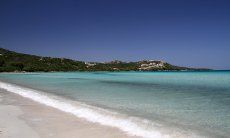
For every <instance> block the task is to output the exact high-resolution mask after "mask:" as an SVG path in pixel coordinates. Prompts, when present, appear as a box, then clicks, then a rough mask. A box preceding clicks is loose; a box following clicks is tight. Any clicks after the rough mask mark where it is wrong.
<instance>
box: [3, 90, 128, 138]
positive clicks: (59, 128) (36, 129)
mask: <svg viewBox="0 0 230 138" xmlns="http://www.w3.org/2000/svg"><path fill="white" fill-rule="evenodd" d="M32 137H33V138H40V137H41V138H48V137H49V138H127V137H130V136H128V135H127V134H125V133H124V132H122V131H120V130H118V129H116V128H112V127H106V126H102V125H99V124H96V123H90V122H87V121H85V120H83V119H79V118H77V117H75V116H73V115H71V114H68V113H64V112H62V111H59V110H57V109H54V108H51V107H47V106H45V105H42V104H39V103H36V102H34V101H32V100H30V99H27V98H24V97H21V96H19V95H16V94H13V93H10V92H7V91H5V90H2V89H0V138H32Z"/></svg>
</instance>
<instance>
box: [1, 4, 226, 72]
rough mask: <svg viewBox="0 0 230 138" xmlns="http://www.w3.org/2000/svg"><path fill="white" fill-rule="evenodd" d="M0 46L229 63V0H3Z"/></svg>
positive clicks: (82, 55) (92, 56) (78, 55)
mask: <svg viewBox="0 0 230 138" xmlns="http://www.w3.org/2000/svg"><path fill="white" fill-rule="evenodd" d="M0 47H3V48H7V49H10V50H14V51H18V52H23V53H30V54H36V55H42V56H54V57H67V58H72V59H76V60H84V61H102V62H103V61H110V60H115V59H118V60H124V61H138V60H143V59H156V60H165V61H167V62H169V63H172V64H176V65H181V66H190V67H207V68H214V69H230V62H229V59H230V54H229V52H230V1H228V0H104V1H101V0H97V1H96V0H91V1H90V0H81V1H77V0H33V1H31V0H1V1H0Z"/></svg>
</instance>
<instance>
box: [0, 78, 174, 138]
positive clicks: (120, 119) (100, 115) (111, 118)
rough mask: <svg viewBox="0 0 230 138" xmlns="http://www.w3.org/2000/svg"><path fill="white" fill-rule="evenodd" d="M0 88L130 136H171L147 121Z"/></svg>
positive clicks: (4, 86) (10, 87)
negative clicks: (113, 128)
mask: <svg viewBox="0 0 230 138" xmlns="http://www.w3.org/2000/svg"><path fill="white" fill-rule="evenodd" d="M0 88H2V89H5V90H6V91H8V92H12V93H15V94H19V95H21V96H23V97H26V98H29V99H32V100H33V101H36V102H39V103H41V104H45V105H47V106H50V107H53V108H56V109H59V110H61V111H64V112H67V113H70V114H73V115H75V116H76V117H79V118H83V119H85V120H87V121H89V122H93V123H99V124H101V125H105V126H110V127H116V128H118V129H120V130H122V131H124V132H126V133H127V134H128V135H131V136H139V137H144V138H165V137H166V138H167V137H172V135H173V134H172V133H171V134H167V133H164V132H161V131H159V130H157V129H156V128H153V127H152V125H150V122H149V121H144V120H142V121H140V120H139V122H138V121H137V119H136V118H133V117H127V116H122V115H118V113H113V112H110V111H107V110H104V109H101V108H97V107H92V106H89V105H85V104H81V103H80V104H77V105H76V104H72V103H71V102H68V101H67V100H60V98H58V97H57V96H50V95H47V94H44V92H41V91H37V90H33V89H29V88H24V87H21V86H18V85H14V84H9V83H5V82H1V81H0ZM177 136H178V135H177Z"/></svg>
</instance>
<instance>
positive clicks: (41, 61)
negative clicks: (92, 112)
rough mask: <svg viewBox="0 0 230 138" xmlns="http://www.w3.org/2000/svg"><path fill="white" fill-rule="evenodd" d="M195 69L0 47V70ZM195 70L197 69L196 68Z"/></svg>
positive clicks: (151, 61)
mask: <svg viewBox="0 0 230 138" xmlns="http://www.w3.org/2000/svg"><path fill="white" fill-rule="evenodd" d="M162 70H195V69H193V68H186V67H178V66H174V65H171V64H169V63H167V62H164V61H154V60H145V61H138V62H122V61H117V60H116V61H112V62H107V63H98V62H83V61H76V60H71V59H66V58H52V57H41V56H35V55H29V54H22V53H17V52H13V51H9V50H6V49H3V48H0V72H14V71H26V72H35V71H43V72H50V71H162ZM196 70H197V69H196Z"/></svg>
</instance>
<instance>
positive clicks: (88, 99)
mask: <svg viewBox="0 0 230 138" xmlns="http://www.w3.org/2000/svg"><path fill="white" fill-rule="evenodd" d="M0 80H1V81H5V82H10V83H14V84H17V85H20V86H24V87H28V88H32V89H36V90H40V91H43V92H46V93H49V94H52V95H58V96H59V97H65V98H66V99H70V100H72V101H78V102H81V103H85V104H87V105H92V106H93V107H100V108H103V109H106V110H108V111H113V112H117V113H120V114H122V115H125V116H126V117H131V116H132V117H138V121H137V120H135V118H134V120H135V121H136V122H135V123H137V125H138V126H140V127H142V126H143V125H144V124H145V121H147V122H148V125H147V126H143V129H146V128H149V127H157V128H159V131H161V130H164V133H168V134H169V135H170V134H172V133H174V132H175V131H176V132H177V133H178V132H181V133H183V134H185V135H186V134H187V133H191V134H192V133H198V134H199V133H200V134H201V135H207V136H208V137H211V136H212V137H228V136H229V135H230V71H211V72H113V73H112V72H90V73H83V72H71V73H25V74H17V73H10V74H0ZM123 119H125V118H123ZM132 121H133V120H132ZM149 122H150V123H149ZM141 123H143V124H141ZM150 124H151V125H150ZM117 127H119V126H117ZM127 127H128V126H127ZM167 131H168V132H167ZM189 136H191V135H189Z"/></svg>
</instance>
